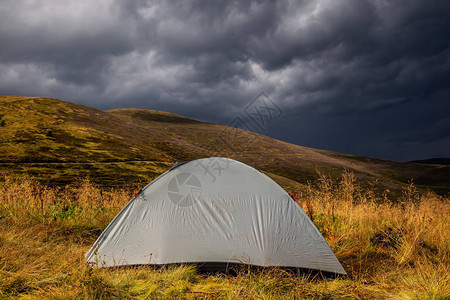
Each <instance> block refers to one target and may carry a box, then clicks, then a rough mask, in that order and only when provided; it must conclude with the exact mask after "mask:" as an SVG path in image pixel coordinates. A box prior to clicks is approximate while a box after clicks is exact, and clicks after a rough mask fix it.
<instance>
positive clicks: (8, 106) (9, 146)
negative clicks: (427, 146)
mask: <svg viewBox="0 0 450 300" xmlns="http://www.w3.org/2000/svg"><path fill="white" fill-rule="evenodd" d="M0 116H1V121H0V122H1V123H0V125H1V126H0V172H3V173H9V174H18V175H20V174H24V173H27V174H30V175H31V176H32V177H34V178H37V179H39V180H41V181H43V182H45V183H47V184H52V185H53V184H58V185H63V184H68V183H71V182H73V181H74V180H78V179H80V178H86V177H89V178H90V180H92V181H93V182H96V183H99V184H102V185H104V186H130V185H136V186H138V185H143V184H144V183H146V182H148V181H150V180H151V179H153V178H155V177H156V176H157V175H158V174H160V173H162V172H163V171H165V170H167V169H168V168H169V167H170V166H171V165H172V164H173V163H174V162H175V161H179V160H190V159H196V158H202V157H207V156H224V157H229V158H234V159H237V160H240V161H243V162H246V163H248V164H251V165H254V166H256V167H258V168H259V169H261V170H262V171H264V172H266V173H267V174H268V175H269V176H271V177H272V178H274V179H275V180H276V181H278V182H279V183H280V184H281V185H283V186H284V187H285V188H287V189H290V190H292V191H294V190H302V189H304V185H305V184H306V183H307V182H308V181H310V180H314V179H316V178H317V170H321V171H322V172H325V173H327V174H329V175H330V176H332V177H334V178H337V177H338V176H339V175H340V174H341V173H342V171H343V170H344V169H347V170H351V171H352V172H354V173H355V176H356V178H357V180H358V181H359V182H360V183H361V184H363V185H365V186H373V185H375V189H377V190H379V191H380V192H382V191H385V190H386V189H389V191H390V194H393V196H396V195H398V194H399V191H400V190H401V189H402V188H405V187H406V186H407V184H408V181H409V180H410V179H412V178H413V179H414V181H415V183H416V184H417V185H418V186H419V187H422V188H425V189H426V188H432V189H434V190H436V191H437V192H440V193H447V192H449V191H450V166H444V165H423V164H417V163H399V162H392V161H384V160H379V159H372V158H367V157H361V156H354V155H346V154H341V153H336V152H332V151H324V150H317V149H312V148H307V147H302V146H298V145H293V144H289V143H285V142H282V141H279V140H276V139H272V138H269V137H266V136H262V135H259V134H256V133H252V132H249V131H244V130H240V129H235V128H230V127H227V126H223V125H217V124H211V123H206V122H200V121H196V120H191V119H188V118H184V117H182V116H178V115H175V114H170V113H166V112H159V111H151V110H139V109H119V110H111V111H100V110H97V109H94V108H90V107H86V106H81V105H76V104H73V103H69V102H65V101H61V100H56V99H50V98H30V97H13V96H9V97H7V96H5V97H0Z"/></svg>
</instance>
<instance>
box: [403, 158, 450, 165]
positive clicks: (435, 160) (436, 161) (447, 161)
mask: <svg viewBox="0 0 450 300" xmlns="http://www.w3.org/2000/svg"><path fill="white" fill-rule="evenodd" d="M410 162H412V163H416V164H432V165H446V166H450V158H447V157H436V158H429V159H421V160H412V161H410Z"/></svg>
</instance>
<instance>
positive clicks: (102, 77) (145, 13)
mask: <svg viewBox="0 0 450 300" xmlns="http://www.w3.org/2000/svg"><path fill="white" fill-rule="evenodd" d="M449 16H450V1H448V0H441V1H439V0H438V1H433V0H430V1H424V0H422V1H416V0H397V1H395V0H317V1H236V2H232V1H220V2H219V1H177V2H175V1H119V0H117V1H79V0H78V1H61V0H53V1H52V0H48V1H17V0H10V1H2V3H1V6H0V94H3V95H25V96H47V97H54V98H59V99H63V100H67V101H71V102H75V103H79V104H84V105H88V106H92V107H96V108H99V109H110V108H122V107H123V108H125V107H136V108H148V109H158V110H165V111H169V112H174V113H178V114H181V115H185V116H188V117H192V118H197V119H201V120H205V121H210V122H215V123H221V124H229V123H230V122H233V120H234V119H235V118H236V117H239V116H248V115H245V112H248V110H246V107H247V108H248V106H249V105H250V106H251V105H253V104H254V103H256V102H254V101H255V99H256V101H259V100H258V99H260V98H257V97H258V95H260V93H261V92H264V93H265V95H267V96H268V97H269V99H271V100H267V98H265V95H264V94H263V97H264V99H266V100H264V101H268V102H267V103H269V106H270V105H272V108H276V109H278V110H277V111H275V110H272V111H273V112H276V114H273V115H271V116H272V118H271V119H270V118H267V117H266V118H265V122H264V124H263V126H262V127H259V129H258V130H259V131H260V132H263V133H264V134H267V135H270V136H272V137H275V138H279V139H283V140H286V141H289V142H292V143H296V144H299V145H303V146H309V147H314V148H320V149H328V150H335V151H339V152H345V153H352V154H360V155H367V156H372V157H379V158H385V159H394V160H412V159H423V158H429V157H444V156H445V157H450V102H449V100H450V17H449ZM252 101H253V102H252ZM252 103H253V104H252ZM256 108H257V107H256ZM260 113H264V112H263V111H260ZM268 113H269V112H268V111H266V112H265V115H266V116H269V115H268ZM253 116H255V115H253ZM243 118H244V117H243ZM251 121H255V120H247V121H246V122H247V124H248V125H249V124H252V125H251V126H250V125H249V126H248V127H250V129H252V130H254V128H255V127H254V123H251ZM257 125H258V124H257ZM256 127H257V126H256Z"/></svg>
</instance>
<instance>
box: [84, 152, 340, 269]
mask: <svg viewBox="0 0 450 300" xmlns="http://www.w3.org/2000/svg"><path fill="white" fill-rule="evenodd" d="M86 260H87V262H88V263H91V264H93V265H95V266H97V267H113V266H126V265H145V264H150V265H162V264H171V263H223V264H236V263H238V264H249V265H256V266H280V267H294V268H301V269H308V270H316V271H321V272H330V273H333V274H346V272H345V270H344V269H343V267H342V266H341V264H340V263H339V261H338V259H337V258H336V256H335V255H334V253H333V251H332V250H331V249H330V247H329V246H328V244H327V242H326V241H325V239H324V238H323V236H322V235H321V233H320V231H319V230H318V229H317V228H316V226H315V225H314V224H313V222H312V221H311V220H310V219H309V218H308V216H307V215H306V214H305V212H304V211H303V210H302V209H301V207H300V206H299V205H297V204H296V203H295V202H294V201H293V200H292V198H291V197H290V195H289V194H288V193H287V192H286V191H284V190H283V189H282V188H281V187H280V186H279V185H278V184H277V183H275V182H274V181H273V180H272V179H270V178H269V177H268V176H266V175H265V174H263V173H262V172H260V171H259V170H257V169H256V168H254V167H252V166H249V165H247V164H244V163H242V162H238V161H235V160H232V159H226V158H217V157H212V158H205V159H198V160H193V161H188V162H179V163H176V164H175V165H174V166H173V167H172V168H171V169H170V170H169V171H167V172H165V173H164V174H162V175H161V176H159V177H158V178H156V179H155V180H153V181H152V182H151V183H150V184H148V185H147V186H146V187H144V188H143V189H142V190H141V191H140V192H139V193H138V194H137V195H135V197H134V198H133V199H132V200H131V201H130V202H129V203H128V204H127V205H126V206H125V207H124V208H123V209H122V210H121V211H120V213H119V214H118V215H117V216H116V217H115V218H114V220H113V221H112V222H111V223H110V224H109V225H108V227H107V228H106V229H105V230H104V231H103V233H102V234H101V235H100V237H99V238H98V239H97V241H96V242H95V243H94V245H93V246H92V248H91V249H90V250H89V252H88V253H87V254H86Z"/></svg>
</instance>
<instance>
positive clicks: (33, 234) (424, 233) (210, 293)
mask: <svg viewBox="0 0 450 300" xmlns="http://www.w3.org/2000/svg"><path fill="white" fill-rule="evenodd" d="M132 193H133V191H127V190H124V189H104V188H100V187H98V186H96V185H94V184H92V183H90V182H89V181H86V180H85V181H80V182H78V183H76V184H73V185H70V186H66V187H65V188H51V187H47V186H43V185H41V184H39V183H37V182H35V181H33V180H31V179H24V180H17V179H11V178H10V177H5V178H4V179H3V180H2V181H1V182H0V298H16V297H17V298H25V299H42V298H49V299H110V298H121V299H123V298H138V299H151V298H165V299H167V298H201V299H218V298H224V299H238V298H247V299H292V298H297V299H302V298H306V299H374V298H381V299H449V298H450V275H449V274H450V242H449V238H448V237H449V233H450V202H449V199H447V198H442V197H439V196H436V195H434V194H431V193H429V194H420V193H418V192H417V191H416V190H415V189H414V186H413V185H410V187H409V188H408V189H407V190H405V192H404V194H403V197H401V198H399V199H398V201H397V202H395V203H392V202H386V199H385V198H386V195H385V194H383V193H382V194H376V193H375V192H374V191H373V190H371V189H370V188H369V189H367V188H366V189H363V188H361V187H359V186H358V185H356V184H355V178H354V176H353V174H352V173H350V172H345V173H344V174H342V176H341V179H340V181H337V182H336V181H332V180H331V179H330V178H328V177H327V176H326V175H324V174H320V176H319V180H318V181H317V182H315V183H313V184H310V185H309V187H308V189H307V190H302V191H301V192H300V191H298V193H297V198H298V203H299V204H300V205H301V206H302V207H303V209H304V210H305V211H306V212H307V214H308V215H309V216H310V217H311V218H312V219H313V220H314V222H315V224H316V225H317V227H318V228H319V229H320V230H321V232H322V233H323V235H324V236H325V238H326V239H327V241H328V242H329V244H330V246H331V247H332V249H333V251H334V252H335V253H336V255H337V257H338V258H339V260H340V261H341V262H342V264H343V265H344V267H345V269H346V270H347V272H348V273H349V277H348V278H341V279H333V280H331V279H320V278H311V277H308V275H304V274H303V275H302V274H295V275H292V274H288V273H287V272H285V271H283V270H280V269H277V268H271V269H266V270H262V271H254V270H247V271H246V272H244V271H242V270H241V271H239V272H238V275H237V276H228V275H225V274H221V275H211V276H207V275H202V274H198V272H197V271H196V270H195V268H193V267H191V266H172V267H166V268H158V269H156V268H151V267H142V268H136V269H91V268H90V267H88V266H87V265H86V264H85V262H84V253H85V252H86V251H87V250H88V249H89V247H90V246H91V244H92V243H93V242H94V240H95V239H96V237H97V236H98V235H99V233H100V232H101V231H102V230H103V229H104V228H105V227H106V225H107V224H108V223H109V222H110V221H111V219H112V218H113V217H114V216H115V215H116V214H117V212H118V211H119V210H120V209H121V208H122V207H123V206H124V205H125V204H126V203H127V202H128V201H129V199H130V197H131V195H132ZM389 227H391V228H392V235H391V237H393V239H392V241H391V242H392V243H390V244H388V245H384V244H383V243H372V242H371V241H370V239H371V237H373V236H374V235H375V234H376V233H377V232H378V231H386V230H387V229H388V228H389ZM398 230H400V232H401V234H397V233H398Z"/></svg>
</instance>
